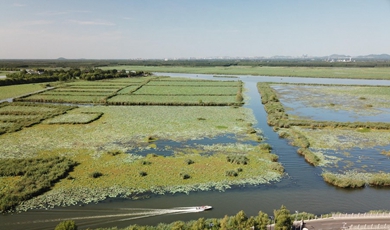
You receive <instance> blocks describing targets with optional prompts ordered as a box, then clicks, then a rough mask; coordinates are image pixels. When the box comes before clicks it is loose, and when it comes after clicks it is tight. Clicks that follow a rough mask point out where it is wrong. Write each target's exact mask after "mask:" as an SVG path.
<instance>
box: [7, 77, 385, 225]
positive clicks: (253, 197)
mask: <svg viewBox="0 0 390 230" xmlns="http://www.w3.org/2000/svg"><path fill="white" fill-rule="evenodd" d="M162 75H168V74H162ZM170 76H185V77H194V78H208V79H213V80H218V79H221V80H237V79H223V78H212V76H211V75H195V74H194V75H186V74H171V75H170ZM240 79H241V80H242V81H243V82H244V84H245V88H246V90H247V91H246V95H247V98H248V100H247V103H246V105H245V106H247V107H248V108H251V109H252V110H253V112H254V115H255V117H256V119H257V121H258V123H257V124H255V126H256V127H257V128H259V129H261V130H262V131H263V134H264V136H265V138H266V142H267V143H269V144H270V145H271V146H272V148H273V150H272V151H273V153H275V154H277V155H278V156H279V162H281V163H282V164H283V166H284V168H285V170H286V176H285V177H284V178H283V179H282V181H280V182H276V183H271V184H267V185H261V186H246V187H236V188H232V189H229V190H227V191H225V192H217V191H209V192H192V193H190V194H189V195H185V194H175V195H164V196H153V197H151V198H149V199H144V200H135V201H133V200H124V199H109V200H106V201H104V202H101V203H98V204H89V205H85V206H75V207H67V208H56V209H53V210H32V211H28V212H25V213H19V214H12V215H3V216H0V220H1V221H0V229H53V228H54V226H55V225H56V224H57V223H58V222H60V221H61V220H65V219H71V218H75V221H76V223H77V225H78V226H79V229H86V228H97V227H114V226H118V227H126V226H128V225H131V224H147V225H157V224H158V223H160V222H166V223H169V222H173V221H176V220H192V219H198V218H200V217H205V218H222V217H223V216H224V215H234V214H236V213H237V212H238V211H240V210H244V211H245V213H246V214H247V215H256V214H257V213H258V211H260V210H261V211H264V212H267V213H268V214H269V215H273V214H272V213H273V210H275V209H278V208H280V206H281V205H285V206H286V207H287V208H288V209H289V210H290V211H291V212H294V211H295V210H297V211H305V212H310V213H314V214H322V213H330V212H336V211H338V212H350V213H351V212H355V213H357V212H366V211H369V210H379V209H386V210H390V202H389V201H388V200H389V194H390V193H389V192H390V189H375V188H364V189H358V190H346V189H338V188H335V187H332V186H329V185H328V184H326V183H325V182H324V181H323V180H322V178H321V172H322V171H321V168H316V167H312V166H310V165H309V164H307V163H306V162H305V161H304V159H303V157H301V156H299V155H298V154H297V153H296V148H295V147H293V146H291V145H289V144H288V142H287V141H286V140H285V139H281V138H279V136H278V135H277V133H275V132H274V131H273V130H272V127H269V126H268V125H267V123H266V116H267V114H266V113H265V111H264V108H263V105H262V104H261V103H260V102H261V101H260V95H259V93H258V92H257V87H256V83H257V82H258V81H271V80H270V79H263V80H261V79H257V78H256V77H250V76H243V77H240ZM272 79H274V80H276V79H275V78H274V77H273V78H272ZM277 79H278V78H277ZM288 79H290V80H291V79H293V78H288ZM282 80H283V81H286V80H284V79H283V78H282ZM295 80H296V79H295V78H294V81H295ZM302 80H303V81H304V82H310V81H315V82H316V83H319V82H318V81H324V79H313V80H310V79H308V78H302ZM335 80H339V79H331V82H332V84H335ZM354 81H355V80H344V83H339V84H353V83H354ZM359 82H360V81H359ZM381 82H382V81H381ZM321 83H323V82H321ZM371 83H372V84H379V83H377V82H374V83H373V82H372V81H371ZM382 83H383V82H382ZM361 84H364V83H361ZM386 84H388V85H390V81H386ZM200 205H212V206H213V207H214V208H213V210H211V211H206V212H181V213H172V212H169V211H166V210H170V209H172V208H174V207H193V206H200ZM140 209H142V210H145V209H150V210H157V209H159V210H160V209H161V210H162V211H156V212H155V215H141V214H140V213H144V211H142V212H141V211H140ZM164 210H165V211H164ZM137 211H140V212H139V213H138V214H139V215H138V216H137V215H134V212H136V213H137Z"/></svg>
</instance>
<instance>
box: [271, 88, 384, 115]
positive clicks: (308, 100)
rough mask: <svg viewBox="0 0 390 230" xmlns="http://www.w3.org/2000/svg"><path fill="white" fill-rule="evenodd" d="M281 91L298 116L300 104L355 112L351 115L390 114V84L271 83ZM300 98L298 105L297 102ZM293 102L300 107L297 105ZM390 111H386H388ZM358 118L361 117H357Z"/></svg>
mask: <svg viewBox="0 0 390 230" xmlns="http://www.w3.org/2000/svg"><path fill="white" fill-rule="evenodd" d="M272 87H273V88H274V89H276V90H277V92H278V98H279V99H280V100H281V102H282V103H284V104H286V105H287V106H289V105H290V106H292V108H289V113H290V114H292V115H295V116H300V115H306V116H308V115H307V114H301V113H299V111H302V108H301V106H304V107H306V108H307V107H311V108H313V109H312V110H313V111H315V109H316V108H318V109H323V110H324V109H325V110H328V111H337V112H339V113H340V112H342V111H346V112H353V115H352V114H351V115H350V116H363V117H364V116H373V115H379V114H386V113H387V114H389V116H390V110H386V109H389V108H390V104H389V103H388V101H389V100H390V87H387V86H376V87H372V86H326V85H321V86H315V85H292V84H289V85H286V84H283V85H275V84H274V85H272ZM298 102H299V105H296V104H297V103H298ZM294 106H297V108H295V109H294ZM386 111H387V112H386ZM357 119H358V118H357Z"/></svg>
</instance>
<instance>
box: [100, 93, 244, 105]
mask: <svg viewBox="0 0 390 230" xmlns="http://www.w3.org/2000/svg"><path fill="white" fill-rule="evenodd" d="M107 102H108V103H109V104H112V105H176V106H179V105H194V106H195V105H210V106H214V105H218V106H223V105H225V106H226V105H240V102H237V101H236V99H235V95H233V96H221V95H218V96H204V95H200V96H197V95H189V96H187V95H180V96H173V95H165V96H164V95H117V96H115V97H112V98H110V99H108V100H107Z"/></svg>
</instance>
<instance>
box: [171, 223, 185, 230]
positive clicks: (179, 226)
mask: <svg viewBox="0 0 390 230" xmlns="http://www.w3.org/2000/svg"><path fill="white" fill-rule="evenodd" d="M184 229H185V223H184V222H183V221H176V222H174V223H173V224H172V230H184Z"/></svg>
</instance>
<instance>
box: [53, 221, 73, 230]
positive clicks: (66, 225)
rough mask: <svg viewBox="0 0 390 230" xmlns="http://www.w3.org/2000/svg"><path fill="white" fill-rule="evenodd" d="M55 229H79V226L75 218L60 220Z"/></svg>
mask: <svg viewBox="0 0 390 230" xmlns="http://www.w3.org/2000/svg"><path fill="white" fill-rule="evenodd" d="M54 230H77V226H76V223H75V222H74V221H73V220H65V221H62V222H60V223H59V224H58V225H57V226H56V227H55V229H54Z"/></svg>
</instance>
